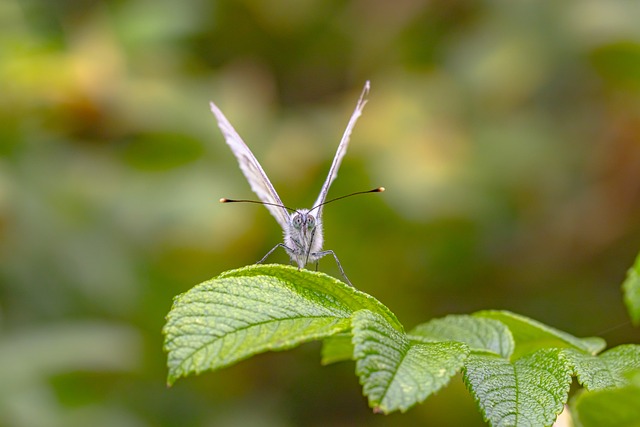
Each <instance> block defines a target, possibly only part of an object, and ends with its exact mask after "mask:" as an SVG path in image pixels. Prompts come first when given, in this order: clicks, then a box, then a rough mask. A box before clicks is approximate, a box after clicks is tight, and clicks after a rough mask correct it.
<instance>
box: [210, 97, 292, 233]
mask: <svg viewBox="0 0 640 427" xmlns="http://www.w3.org/2000/svg"><path fill="white" fill-rule="evenodd" d="M211 112H212V113H213V115H214V116H216V119H217V120H218V127H219V128H220V130H221V131H222V134H223V135H224V139H225V140H226V141H227V145H228V146H229V147H230V148H231V151H232V152H233V154H234V155H235V156H236V159H237V160H238V164H239V165H240V169H241V170H242V173H243V174H244V176H245V178H247V181H249V185H250V186H251V189H252V190H253V192H254V193H256V195H257V196H258V197H259V198H260V200H262V201H263V202H265V203H274V204H276V205H280V206H273V205H265V207H266V208H267V209H269V212H271V215H273V216H274V217H275V219H276V221H278V224H280V226H281V227H282V228H283V229H285V230H286V229H287V227H288V226H289V212H288V211H287V210H286V209H285V208H284V207H283V206H282V201H281V200H280V197H279V196H278V193H276V190H275V188H273V185H272V184H271V181H269V178H267V174H266V173H264V170H263V169H262V166H260V163H258V160H257V159H256V157H255V156H254V155H253V153H252V152H251V150H249V147H247V144H245V143H244V141H243V140H242V138H240V135H238V132H236V130H235V129H234V128H233V126H231V123H229V120H227V118H226V117H225V116H224V114H222V111H220V109H219V108H218V107H217V106H216V104H214V103H213V102H212V103H211Z"/></svg>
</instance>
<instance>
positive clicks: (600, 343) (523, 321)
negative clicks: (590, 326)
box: [473, 310, 606, 359]
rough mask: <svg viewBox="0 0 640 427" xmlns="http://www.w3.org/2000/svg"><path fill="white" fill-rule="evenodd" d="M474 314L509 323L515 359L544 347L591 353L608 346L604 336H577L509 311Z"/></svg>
mask: <svg viewBox="0 0 640 427" xmlns="http://www.w3.org/2000/svg"><path fill="white" fill-rule="evenodd" d="M473 315H474V316H476V317H481V318H488V319H495V320H499V321H500V322H502V323H504V324H505V325H507V327H508V328H509V330H510V331H511V333H512V334H513V339H514V340H515V343H516V348H515V351H514V353H513V356H512V358H513V359H518V358H519V357H522V356H524V355H527V354H530V353H534V352H536V351H537V350H540V349H543V348H575V349H577V350H580V351H584V352H587V353H589V354H597V353H598V352H599V351H601V350H602V349H603V348H604V347H605V346H606V343H605V341H604V340H603V339H602V338H597V337H590V338H577V337H574V336H573V335H571V334H568V333H566V332H563V331H560V330H558V329H555V328H552V327H551V326H547V325H545V324H544V323H540V322H538V321H536V320H533V319H530V318H528V317H525V316H521V315H519V314H515V313H511V312H509V311H499V310H486V311H478V312H476V313H474V314H473Z"/></svg>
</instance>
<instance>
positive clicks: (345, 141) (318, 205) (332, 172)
mask: <svg viewBox="0 0 640 427" xmlns="http://www.w3.org/2000/svg"><path fill="white" fill-rule="evenodd" d="M369 88H370V84H369V81H368V80H367V82H366V83H365V84H364V88H363V89H362V93H361V94H360V99H358V103H357V104H356V108H355V110H353V114H351V118H350V119H349V123H348V124H347V128H346V129H345V131H344V135H342V140H341V141H340V145H338V151H336V155H335V157H334V158H333V163H332V164H331V169H329V175H327V179H326V180H325V181H324V184H323V185H322V189H321V190H320V195H319V196H318V199H317V200H316V202H315V203H314V204H313V208H312V209H311V211H312V212H313V213H314V214H315V216H316V218H318V219H321V218H322V204H323V203H324V201H325V200H326V199H327V193H328V192H329V187H330V186H331V183H332V182H333V180H334V179H336V177H337V176H338V169H339V168H340V164H341V163H342V158H343V157H344V155H345V154H346V153H347V147H348V146H349V138H350V137H351V131H353V127H354V126H355V125H356V122H357V121H358V117H360V115H361V114H362V109H363V108H364V106H365V104H366V103H367V100H366V97H367V95H368V94H369Z"/></svg>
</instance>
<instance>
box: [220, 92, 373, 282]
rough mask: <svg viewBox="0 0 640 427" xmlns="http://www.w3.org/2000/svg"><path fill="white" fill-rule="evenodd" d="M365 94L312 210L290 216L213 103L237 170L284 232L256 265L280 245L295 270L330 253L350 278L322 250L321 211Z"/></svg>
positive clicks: (327, 251) (353, 115)
mask: <svg viewBox="0 0 640 427" xmlns="http://www.w3.org/2000/svg"><path fill="white" fill-rule="evenodd" d="M368 93H369V81H367V82H366V83H365V85H364V89H363V90H362V94H361V95H360V99H359V100H358V104H357V105H356V108H355V110H354V111H353V114H352V115H351V118H350V119H349V123H348V124H347V129H346V130H345V131H344V135H343V136H342V140H341V141H340V145H339V146H338V151H336V155H335V157H334V158H333V163H332V164H331V169H329V175H327V179H326V180H325V181H324V184H323V185H322V189H321V190H320V195H319V196H318V198H317V199H316V202H315V203H314V205H313V207H312V208H311V209H297V210H295V211H293V212H292V213H291V214H290V213H289V209H288V208H286V207H285V206H284V205H283V204H282V201H281V200H280V197H279V196H278V193H277V192H276V190H275V188H273V185H272V184H271V181H269V178H268V177H267V174H266V173H265V172H264V170H263V169H262V166H260V163H259V162H258V160H257V159H256V158H255V156H254V155H253V153H252V152H251V150H250V149H249V147H247V145H246V144H245V143H244V141H242V138H240V135H238V133H237V132H236V131H235V129H234V128H233V126H231V124H230V123H229V121H228V120H227V118H226V117H225V116H224V114H222V111H220V109H219V108H218V107H217V106H216V105H215V104H214V103H213V102H212V103H211V111H212V112H213V114H214V115H215V116H216V119H217V120H218V126H219V127H220V130H221V131H222V134H223V135H224V137H225V140H226V142H227V145H229V147H231V151H232V152H233V154H234V155H235V156H236V159H238V163H239V164H240V169H241V170H242V173H244V176H245V177H246V178H247V181H249V185H250V186H251V189H252V190H253V192H254V193H256V195H257V196H258V197H259V198H260V200H261V201H262V202H261V204H264V205H265V206H266V207H267V209H269V212H271V215H273V216H274V217H275V219H276V221H278V224H280V226H281V227H282V230H283V231H284V243H279V244H277V245H276V246H275V247H274V248H273V249H271V250H270V251H269V252H268V253H267V254H266V255H265V256H264V257H263V258H262V259H261V260H260V261H258V263H261V262H262V261H264V260H265V259H266V258H267V257H268V256H269V255H270V254H271V253H272V252H273V251H274V250H276V249H277V248H278V247H280V246H281V247H283V248H284V249H285V250H286V251H287V253H288V254H289V257H290V258H291V261H292V262H295V263H296V264H297V265H298V268H304V267H305V266H306V265H307V264H309V263H313V262H315V263H317V262H318V260H319V259H320V258H322V257H323V256H325V255H329V254H331V255H333V257H334V258H335V260H336V263H337V264H338V268H339V269H340V272H341V273H342V276H343V277H344V278H345V279H346V280H347V282H349V279H347V276H346V275H345V274H344V271H343V269H342V266H341V265H340V261H338V257H337V256H336V254H335V253H334V252H333V251H332V250H322V243H323V236H322V208H323V205H324V204H325V203H326V198H327V193H328V192H329V187H330V186H331V183H332V182H333V180H334V179H336V176H338V168H339V167H340V163H342V158H343V157H344V155H345V154H346V152H347V146H348V145H349V137H350V136H351V131H352V130H353V127H354V126H355V124H356V121H357V120H358V117H360V115H361V114H362V109H363V108H364V106H365V104H366V103H367V100H366V99H365V98H366V96H367V95H368ZM380 191H384V188H382V187H380V188H377V189H374V190H371V191H366V192H362V193H368V192H380ZM356 194H357V193H356ZM220 201H221V202H233V201H240V200H229V199H221V200H220ZM243 201H247V200H243ZM258 203H259V202H258ZM316 267H317V264H316ZM349 284H351V282H349Z"/></svg>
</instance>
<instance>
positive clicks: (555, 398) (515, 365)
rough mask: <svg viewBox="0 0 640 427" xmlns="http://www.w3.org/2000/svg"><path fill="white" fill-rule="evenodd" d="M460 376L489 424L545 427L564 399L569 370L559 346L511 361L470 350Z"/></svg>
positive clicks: (569, 379) (569, 376) (552, 418)
mask: <svg viewBox="0 0 640 427" xmlns="http://www.w3.org/2000/svg"><path fill="white" fill-rule="evenodd" d="M463 378H464V381H465V384H466V385H467V387H468V388H469V390H470V391H471V394H473V396H474V397H475V399H476V401H477V402H478V406H479V408H480V411H481V412H482V414H483V416H484V419H485V420H486V421H488V422H489V423H490V424H491V425H495V426H498V425H500V426H548V425H551V424H553V422H554V420H555V419H556V417H557V415H558V414H559V413H560V412H562V409H563V405H564V403H565V402H566V400H567V394H568V392H569V386H570V385H571V369H570V368H569V367H568V366H567V364H566V362H565V360H564V356H563V354H562V353H561V350H559V349H543V350H539V351H537V352H535V353H532V354H530V355H527V356H525V357H522V358H520V359H518V360H517V361H515V362H509V361H508V360H506V359H504V358H501V357H498V356H494V355H490V354H474V353H472V354H471V355H470V356H469V358H468V359H467V362H466V364H465V368H464V370H463Z"/></svg>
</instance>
